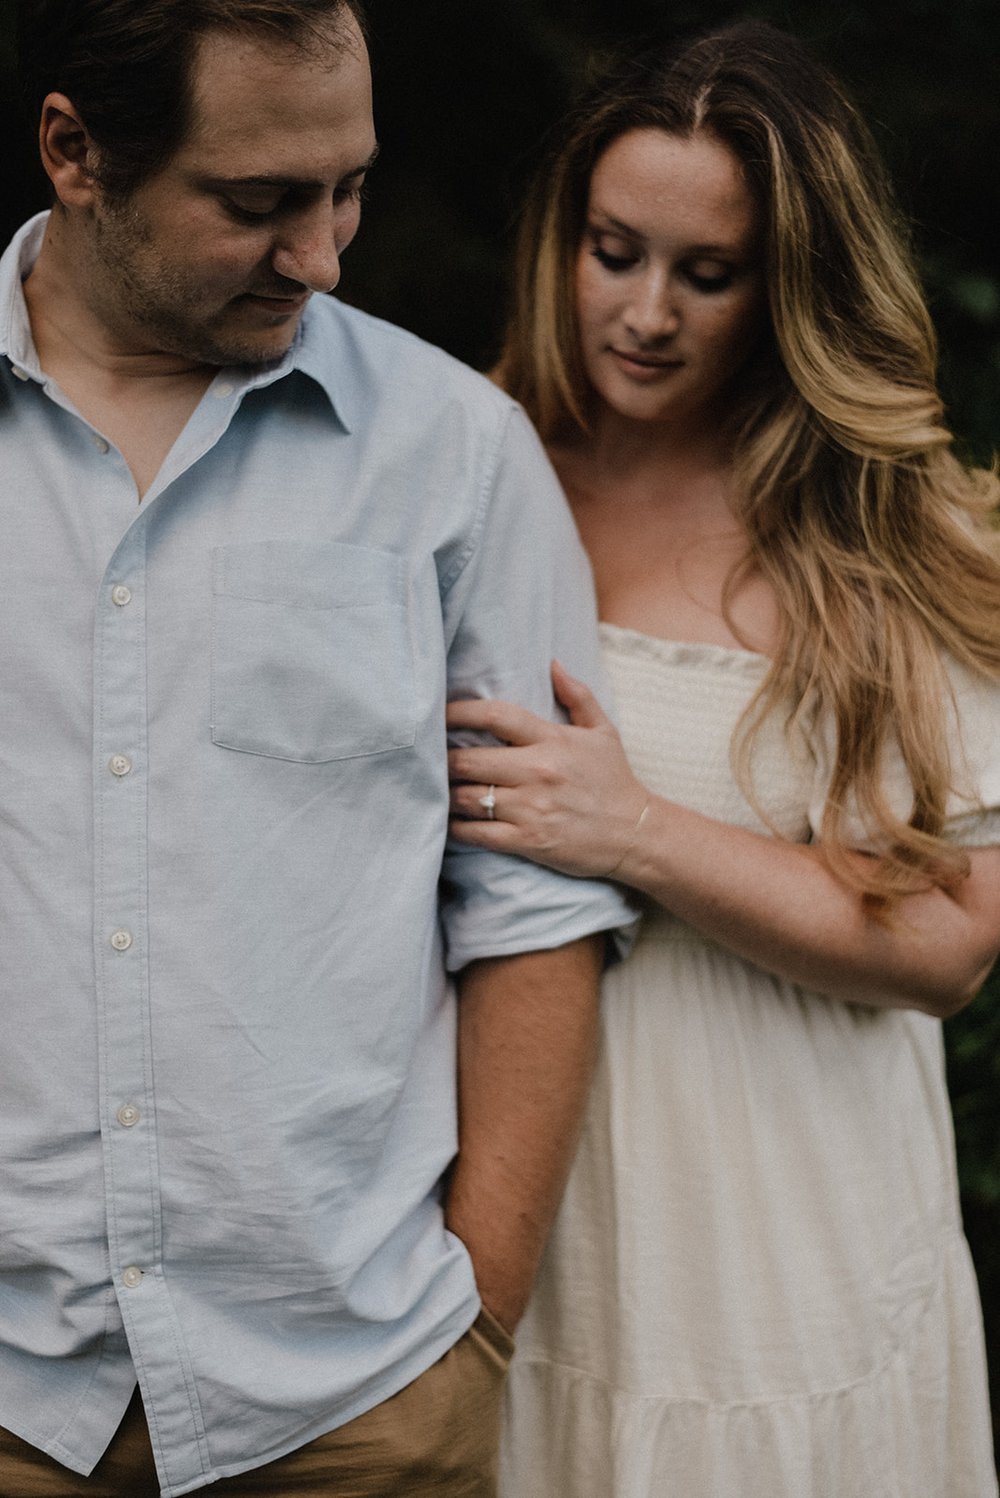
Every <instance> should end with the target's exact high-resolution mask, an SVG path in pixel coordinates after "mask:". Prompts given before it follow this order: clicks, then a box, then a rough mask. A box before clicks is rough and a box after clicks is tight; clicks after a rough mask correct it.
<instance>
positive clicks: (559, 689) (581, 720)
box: [552, 661, 608, 728]
mask: <svg viewBox="0 0 1000 1498" xmlns="http://www.w3.org/2000/svg"><path fill="white" fill-rule="evenodd" d="M552 685H553V687H554V689H555V694H556V699H557V700H558V701H559V702H561V703H562V705H563V707H564V708H565V709H566V711H567V712H568V713H569V717H570V722H571V723H573V724H575V725H576V727H577V728H602V727H603V726H604V724H605V723H607V721H608V716H607V713H605V711H604V709H603V708H602V707H601V704H600V703H599V702H598V700H597V698H596V697H595V696H594V694H593V692H592V691H591V690H590V688H589V687H588V686H587V685H586V683H585V682H582V681H580V680H578V679H577V677H575V676H570V674H569V672H568V671H567V670H566V667H565V666H563V665H561V664H560V662H559V661H553V662H552Z"/></svg>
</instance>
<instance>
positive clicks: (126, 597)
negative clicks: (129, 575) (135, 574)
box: [111, 583, 132, 609]
mask: <svg viewBox="0 0 1000 1498" xmlns="http://www.w3.org/2000/svg"><path fill="white" fill-rule="evenodd" d="M111 602H112V603H116V604H117V605H118V607H119V608H120V609H123V608H124V607H125V605H126V604H127V603H131V602H132V589H131V588H126V586H125V584H124V583H118V584H117V586H116V587H114V588H112V589H111Z"/></svg>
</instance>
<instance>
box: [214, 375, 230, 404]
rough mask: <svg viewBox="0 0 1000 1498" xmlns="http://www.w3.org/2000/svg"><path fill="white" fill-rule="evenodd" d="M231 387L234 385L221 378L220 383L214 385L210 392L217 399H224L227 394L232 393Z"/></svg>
mask: <svg viewBox="0 0 1000 1498" xmlns="http://www.w3.org/2000/svg"><path fill="white" fill-rule="evenodd" d="M233 389H234V387H233V386H232V385H230V384H229V383H228V382H227V381H226V380H223V382H222V384H221V385H216V387H215V389H214V390H213V391H212V394H213V395H214V396H215V398H216V400H217V401H224V400H225V399H226V397H227V396H229V395H232V393H233Z"/></svg>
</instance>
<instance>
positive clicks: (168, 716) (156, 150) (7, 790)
mask: <svg viewBox="0 0 1000 1498" xmlns="http://www.w3.org/2000/svg"><path fill="white" fill-rule="evenodd" d="M22 47H23V56H24V66H25V74H26V79H27V83H28V87H29V90H30V91H33V94H34V98H35V102H36V105H37V108H38V113H39V120H40V133H39V139H40V144H41V152H42V158H43V162H44V165H45V168H46V171H47V172H48V174H49V177H50V179H51V182H52V186H53V190H54V200H55V202H54V208H53V212H52V214H51V217H49V218H48V219H46V218H45V217H44V216H43V217H40V218H39V219H38V220H35V221H33V222H32V223H31V224H30V225H28V226H26V228H25V229H24V230H23V231H22V232H21V234H20V235H19V236H18V238H17V239H16V240H15V242H14V243H13V245H12V246H11V247H10V249H9V250H8V252H7V254H6V255H5V257H4V259H3V262H2V264H0V474H2V479H0V485H2V488H0V493H2V504H3V516H4V529H5V535H6V544H5V547H4V549H3V558H2V561H0V569H2V587H0V652H2V654H0V700H2V706H3V717H2V721H3V725H4V726H3V731H2V754H3V773H2V775H0V824H2V827H3V843H2V855H0V909H2V911H3V943H2V955H0V964H2V968H0V971H2V973H3V994H4V1041H3V1046H2V1047H0V1108H2V1110H3V1112H2V1127H0V1427H3V1429H2V1431H0V1493H3V1494H4V1495H5V1498H14V1495H15V1494H22V1493H25V1494H27V1493H35V1492H38V1493H41V1492H44V1493H46V1494H50V1495H59V1494H89V1493H99V1494H101V1495H105V1494H108V1495H115V1498H145V1495H146V1494H147V1493H155V1492H156V1491H157V1488H159V1490H160V1491H162V1493H164V1494H167V1495H176V1494H181V1493H187V1492H191V1491H193V1490H195V1489H198V1488H201V1487H204V1486H205V1485H207V1484H209V1483H218V1488H217V1489H216V1491H218V1492H219V1493H227V1494H230V1495H238V1494H244V1493H248V1492H251V1491H252V1492H254V1493H285V1492H291V1491H294V1492H296V1493H301V1494H311V1493H336V1494H337V1495H338V1498H351V1495H355V1494H358V1495H360V1494H371V1495H380V1498H388V1495H390V1494H392V1495H397V1494H403V1493H405V1494H407V1495H420V1494H424V1493H428V1494H429V1493H431V1492H433V1493H435V1494H437V1495H441V1498H447V1495H448V1494H459V1493H461V1494H463V1495H469V1498H472V1495H485V1494H488V1493H489V1492H490V1491H491V1483H492V1479H491V1475H490V1474H491V1467H492V1461H493V1455H492V1433H493V1429H494V1427H495V1422H496V1408H497V1399H498V1394H499V1388H500V1383H501V1379H502V1370H503V1366H504V1363H505V1360H506V1358H507V1357H508V1356H509V1352H510V1342H509V1337H508V1331H509V1329H510V1328H512V1327H513V1326H514V1324H515V1323H516V1321H517V1318H518V1315H519V1313H520V1310H521V1308H522V1306H523V1304H524V1300H525V1297H526V1295H527V1293H528V1288H529V1285H530V1282H531V1278H532V1274H533V1272H534V1268H535V1264H536V1261H537V1258H538V1255H539V1252H540V1249H541V1245H542V1242H543V1239H544V1236H545V1233H546V1231H547V1227H548V1223H549V1221H550V1218H551V1215H552V1212H553V1210H554V1205H555V1201H556V1198H557V1196H558V1193H559V1189H560V1185H561V1181H562V1176H563V1172H564V1169H565V1167H566V1164H567V1160H568V1156H569V1154H570V1153H571V1149H572V1143H573V1139H574V1130H575V1125H576V1121H577V1117H578V1114H579V1110H580V1107H581V1105H582V1096H583V1092H584V1089H585V1085H586V1078H587V1071H588V1066H589V1061H590V1055H591V1049H592V1044H593V1034H594V1028H593V1027H594V1006H595V992H596V978H597V970H598V967H599V964H600V958H601V949H602V939H600V938H598V937H597V936H596V935H595V933H600V932H603V931H605V930H607V929H609V928H611V927H613V926H616V925H618V924H620V923H621V922H622V920H623V919H624V918H625V915H626V912H625V909H624V907H623V905H622V904H621V903H620V901H619V898H618V896H617V895H616V894H614V893H613V892H612V891H611V890H610V889H609V888H607V887H605V886H602V885H592V884H587V883H585V882H582V881H581V882H575V881H570V880H564V879H561V878H560V877H558V876H557V875H554V874H550V873H547V872H544V871H539V870H536V869H533V868H531V867H529V866H527V865H525V864H522V863H519V862H518V861H516V860H507V859H503V858H500V857H496V856H490V855H485V854H482V853H479V852H475V851H464V852H462V851H459V850H457V849H452V850H451V851H450V852H448V853H447V854H446V855H445V858H444V870H443V873H444V878H443V883H442V893H441V895H440V899H439V895H438V888H437V882H438V875H439V872H440V870H441V860H442V854H443V852H444V844H445V834H446V829H447V820H448V786H447V771H446V761H445V737H444V726H443V725H444V706H445V701H446V698H447V696H448V695H449V694H450V695H453V696H454V695H462V696H468V695H470V694H480V695H484V694H488V695H500V694H501V693H502V694H503V695H504V696H510V695H512V694H516V695H517V696H519V697H520V698H521V700H523V701H525V702H526V703H527V704H528V705H530V706H534V707H536V708H538V709H540V710H544V711H549V710H550V696H549V691H548V685H547V676H548V663H549V660H550V658H551V657H552V656H553V655H555V654H558V655H559V656H560V657H561V658H562V659H563V660H564V661H566V662H567V664H569V665H570V666H572V667H575V669H577V670H584V671H585V670H587V669H589V668H590V667H591V666H592V659H591V656H592V649H593V645H592V641H593V619H592V606H591V603H590V600H589V595H588V582H587V578H586V573H585V569H584V568H583V565H582V563H581V559H580V553H579V549H578V547H577V546H576V543H575V539H574V537H573V535H572V532H571V529H570V527H569V524H568V521H567V518H566V514H565V510H564V508H563V507H562V504H561V501H560V499H559V496H558V492H557V490H556V488H555V486H554V483H553V480H552V477H551V474H550V472H549V470H548V469H547V467H546V465H545V463H544V461H543V459H542V458H541V457H540V455H539V451H538V448H537V445H536V443H535V442H534V439H533V437H532V436H531V434H530V432H529V431H528V429H527V425H526V423H525V422H524V419H523V417H522V416H521V414H520V413H519V412H518V411H517V409H516V408H515V407H513V406H512V405H511V403H510V402H509V401H508V400H507V399H506V398H505V397H503V396H502V395H501V394H500V393H499V392H497V391H495V390H493V389H492V388H491V387H490V386H488V385H487V384H486V382H484V381H481V380H479V379H478V378H477V377H475V376H473V375H471V374H469V373H468V372H467V371H464V370H462V369H461V368H460V367H459V366H458V365H456V364H455V363H454V362H453V361H451V360H449V359H447V358H446V356H444V355H442V354H438V353H436V352H435V351H432V350H429V349H427V348H426V347H425V346H424V345H422V344H420V343H419V342H417V340H415V339H413V338H411V337H409V336H408V335H406V334H403V333H400V332H399V331H398V330H395V329H392V328H389V327H386V326H385V325H383V324H379V323H377V322H374V321H373V320H372V319H369V318H366V317H364V316H363V315H362V314H360V313H356V312H353V311H350V310H348V309H344V308H341V307H338V306H337V304H336V303H334V302H333V301H331V300H329V299H328V298H326V297H317V298H315V299H313V300H310V298H311V297H312V295H313V293H317V292H326V291H329V290H330V289H331V288H332V287H333V286H335V285H336V282H337V279H338V273H339V272H338V260H339V256H340V254H341V253H342V252H343V250H344V249H345V248H346V247H347V245H348V243H349V242H350V240H351V237H352V236H353V234H354V232H355V229H356V228H357V224H358V215H359V194H360V190H361V186H362V183H363V181H364V178H365V174H366V172H367V170H368V167H369V166H370V164H371V162H372V159H373V157H374V154H375V138H374V133H373V126H372V117H371V106H370V93H369V73H368V64H367V57H366V52H365V46H364V41H363V36H362V30H361V25H360V21H359V16H358V13H357V11H356V9H355V6H354V3H353V0H144V3H143V4H142V5H141V6H137V5H135V3H134V0H61V3H59V4H56V3H51V4H50V3H48V0H31V3H29V4H26V5H25V6H24V14H23V17H22ZM498 794H499V796H501V797H502V790H501V791H500V792H499V793H498ZM483 797H484V800H483V814H484V815H488V814H490V812H491V810H492V804H491V798H490V796H489V794H488V793H487V788H485V787H484V788H483ZM446 966H447V967H448V968H449V969H450V970H451V971H452V972H456V973H460V990H461V991H460V997H459V1002H458V1004H457V1015H458V1032H459V1033H458V1048H459V1054H460V1086H459V1091H460V1113H461V1140H460V1146H461V1147H460V1150H459V1152H458V1156H457V1160H456V1159H454V1157H455V1152H456V1138H457V1132H458V1130H457V1119H456V1097H455V1092H456V1088H455V1079H454V1069H455V1060H454V1055H455V1027H456V1005H455V1003H454V1001H453V998H452V994H451V990H450V988H449V986H448V983H447V980H446V977H445V968H446ZM480 1298H481V1299H482V1303H483V1307H484V1309H483V1310H482V1311H481V1310H480ZM477 1318H478V1319H477ZM137 1380H138V1391H136V1381H137ZM154 1462H155V1473H154ZM81 1474H83V1475H81ZM86 1474H92V1475H91V1476H89V1477H88V1476H87V1475H86ZM241 1474H245V1475H244V1476H241Z"/></svg>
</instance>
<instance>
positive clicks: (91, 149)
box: [38, 94, 97, 208]
mask: <svg viewBox="0 0 1000 1498" xmlns="http://www.w3.org/2000/svg"><path fill="white" fill-rule="evenodd" d="M38 147H39V150H40V152H41V157H42V165H43V166H44V168H45V170H46V172H47V173H48V176H49V179H50V181H51V182H52V186H53V188H54V189H55V194H56V197H57V198H58V199H59V201H60V202H61V203H62V204H63V205H64V206H65V207H67V208H89V207H90V206H91V204H92V203H93V200H94V192H95V182H94V168H95V165H96V162H97V147H96V146H95V144H94V142H93V141H92V140H91V138H90V135H89V133H88V131H87V127H86V125H85V124H84V123H83V120H82V119H81V118H80V115H79V112H78V111H77V108H76V106H75V104H74V103H73V101H72V100H71V99H68V98H67V97H66V95H65V94H48V95H46V98H45V102H44V103H43V105H42V117H41V121H40V123H39V126H38Z"/></svg>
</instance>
